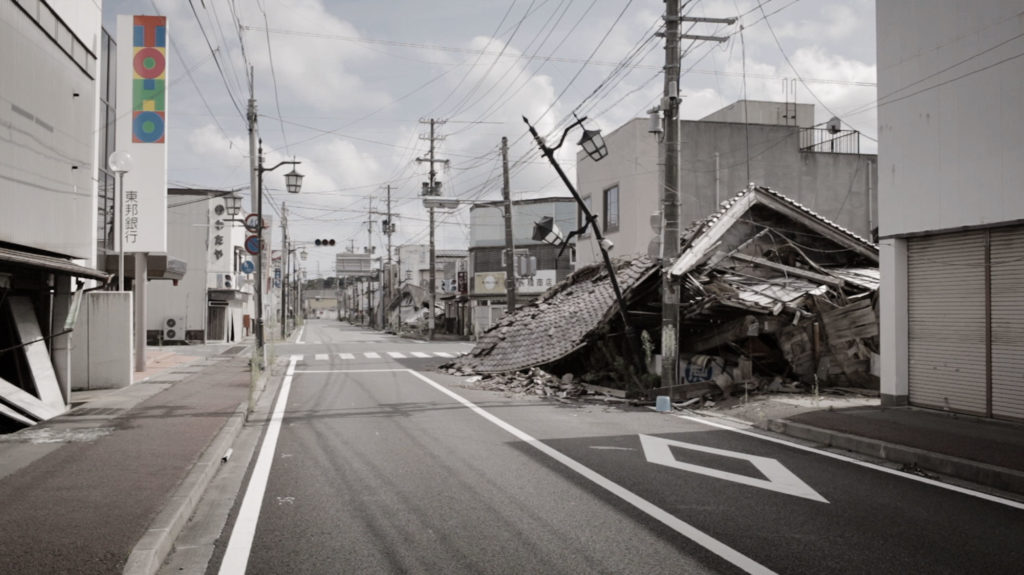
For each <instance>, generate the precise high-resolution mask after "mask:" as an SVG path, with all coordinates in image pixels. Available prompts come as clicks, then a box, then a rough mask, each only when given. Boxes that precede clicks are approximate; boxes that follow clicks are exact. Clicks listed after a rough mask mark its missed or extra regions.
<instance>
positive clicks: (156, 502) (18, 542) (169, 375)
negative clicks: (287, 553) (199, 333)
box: [0, 345, 250, 574]
mask: <svg viewBox="0 0 1024 575" xmlns="http://www.w3.org/2000/svg"><path fill="white" fill-rule="evenodd" d="M248 349H249V348H248V347H246V346H240V345H206V346H196V347H191V346H189V347H185V346H181V347H176V348H148V349H147V370H146V371H145V372H142V373H139V374H136V383H135V384H134V385H132V386H129V387H127V388H123V389H116V390H96V391H88V392H73V393H72V406H73V409H72V410H71V411H70V412H68V413H66V414H65V415H62V416H60V417H57V418H55V419H52V420H49V421H46V422H43V423H41V424H39V425H37V426H34V427H31V428H27V429H24V430H22V431H20V432H18V433H14V434H10V435H4V436H0V501H3V502H4V505H3V506H2V508H0V556H2V557H3V558H4V567H3V570H4V572H8V573H102V574H110V573H121V572H131V573H141V572H155V570H156V568H158V567H159V564H160V562H162V561H163V558H164V555H165V554H166V552H167V551H168V550H169V545H170V543H172V542H173V538H174V537H173V535H172V533H173V530H172V529H170V528H171V527H173V526H174V524H175V523H183V522H184V521H186V520H187V519H188V513H184V515H183V514H182V512H181V511H182V510H185V509H191V507H190V506H191V505H194V503H195V500H198V495H200V494H201V492H202V489H203V488H205V483H204V481H206V482H208V481H209V478H210V477H212V475H213V473H214V472H215V471H216V468H217V465H218V464H219V462H220V458H221V456H222V455H223V453H224V451H226V449H227V447H229V446H230V444H231V441H232V440H233V439H234V437H233V435H236V434H237V432H238V430H240V429H241V426H242V424H243V423H244V413H245V406H246V403H247V400H248V396H249V387H250V370H249V366H248V364H249V355H248ZM190 499H191V500H190ZM165 547H166V549H165ZM133 553H134V554H133ZM154 562H155V563H156V564H155V565H152V563H154Z"/></svg>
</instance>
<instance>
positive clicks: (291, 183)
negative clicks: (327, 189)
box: [256, 139, 304, 368]
mask: <svg viewBox="0 0 1024 575" xmlns="http://www.w3.org/2000/svg"><path fill="white" fill-rule="evenodd" d="M258 158H259V164H258V165H257V167H256V220H257V221H258V222H259V226H258V228H257V230H256V238H257V242H256V245H258V246H259V254H258V255H257V257H256V350H257V352H258V356H259V358H260V367H261V368H262V367H263V344H264V339H263V172H272V171H274V170H276V169H278V168H280V167H281V166H283V165H285V164H290V165H291V166H292V171H290V172H288V173H287V174H285V176H284V181H285V187H287V188H288V193H290V194H297V193H299V190H301V189H302V178H303V177H304V176H303V175H302V174H300V173H298V172H297V171H295V166H296V165H297V164H301V163H302V162H296V161H295V160H285V161H283V162H278V163H277V164H275V165H274V166H273V167H272V168H264V167H263V140H262V139H261V140H260V149H259V154H258Z"/></svg>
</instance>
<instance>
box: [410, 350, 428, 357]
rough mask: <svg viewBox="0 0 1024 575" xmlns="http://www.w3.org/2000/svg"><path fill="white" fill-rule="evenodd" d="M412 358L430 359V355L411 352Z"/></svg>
mask: <svg viewBox="0 0 1024 575" xmlns="http://www.w3.org/2000/svg"><path fill="white" fill-rule="evenodd" d="M412 356H413V357H430V354H429V353H423V352H422V351H414V352H412Z"/></svg>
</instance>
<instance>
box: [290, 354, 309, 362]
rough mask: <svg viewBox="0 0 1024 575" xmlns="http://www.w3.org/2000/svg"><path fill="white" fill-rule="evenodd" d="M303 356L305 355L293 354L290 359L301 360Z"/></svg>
mask: <svg viewBox="0 0 1024 575" xmlns="http://www.w3.org/2000/svg"><path fill="white" fill-rule="evenodd" d="M304 357H306V356H304V355H293V356H292V359H294V360H295V361H302V358H304Z"/></svg>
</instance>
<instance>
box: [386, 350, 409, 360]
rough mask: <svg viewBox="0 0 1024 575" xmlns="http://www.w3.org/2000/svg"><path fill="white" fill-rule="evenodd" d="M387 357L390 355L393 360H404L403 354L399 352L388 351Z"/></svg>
mask: <svg viewBox="0 0 1024 575" xmlns="http://www.w3.org/2000/svg"><path fill="white" fill-rule="evenodd" d="M388 355H390V356H391V357H393V358H395V359H404V358H405V354H404V353H402V352H400V351H389V352H388Z"/></svg>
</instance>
